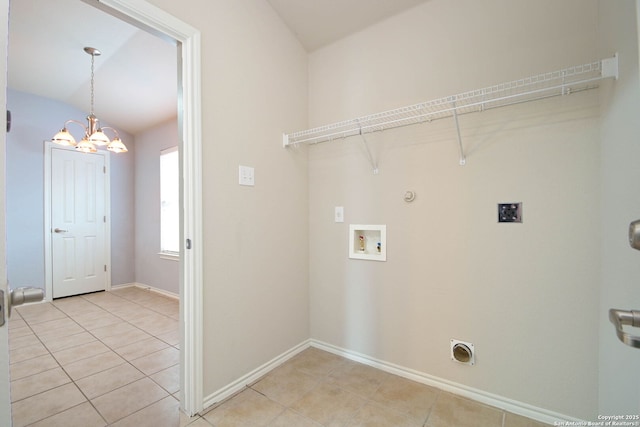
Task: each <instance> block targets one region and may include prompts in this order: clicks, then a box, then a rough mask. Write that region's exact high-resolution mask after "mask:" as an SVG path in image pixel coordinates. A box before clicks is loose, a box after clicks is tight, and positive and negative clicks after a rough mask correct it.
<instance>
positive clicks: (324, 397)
mask: <svg viewBox="0 0 640 427" xmlns="http://www.w3.org/2000/svg"><path fill="white" fill-rule="evenodd" d="M189 426H190V427H192V426H193V427H210V426H214V427H226V426H229V427H231V426H268V427H290V426H295V427H322V426H325V427H338V426H349V427H355V426H368V427H373V426H379V427H414V426H415V427H422V426H425V427H543V426H546V424H542V423H538V422H536V421H533V420H530V419H527V418H523V417H520V416H517V415H514V414H511V413H507V412H504V411H502V410H499V409H496V408H492V407H490V406H486V405H482V404H479V403H476V402H473V401H471V400H468V399H464V398H461V397H458V396H455V395H453V394H450V393H446V392H443V391H440V390H438V389H435V388H433V387H429V386H426V385H423V384H419V383H416V382H414V381H410V380H407V379H404V378H401V377H398V376H396V375H392V374H388V373H386V372H383V371H380V370H378V369H375V368H371V367H369V366H366V365H362V364H360V363H356V362H353V361H350V360H348V359H345V358H342V357H340V356H336V355H334V354H332V353H327V352H325V351H322V350H319V349H316V348H313V347H312V348H309V349H307V350H305V351H303V352H301V353H300V354H298V355H297V356H295V357H293V358H292V359H290V360H289V361H288V362H286V363H285V364H283V365H282V366H280V367H278V368H276V369H275V370H273V371H271V372H270V373H269V374H267V375H266V376H265V377H263V378H262V379H260V380H259V381H257V382H255V383H254V384H252V385H250V386H249V387H247V388H245V389H244V390H243V391H241V392H240V393H238V394H237V395H236V396H234V397H233V398H231V399H229V400H227V401H225V402H223V403H221V404H220V405H217V406H216V407H214V408H213V409H210V410H209V411H208V412H205V413H204V415H203V416H202V419H201V420H198V421H197V423H195V422H194V423H193V424H189Z"/></svg>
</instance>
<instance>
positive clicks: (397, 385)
mask: <svg viewBox="0 0 640 427" xmlns="http://www.w3.org/2000/svg"><path fill="white" fill-rule="evenodd" d="M438 394H439V391H438V390H436V389H435V388H433V387H429V386H426V385H424V384H420V383H417V382H415V381H410V380H407V379H405V378H401V377H398V376H395V375H391V376H390V377H389V378H388V379H386V380H385V381H384V382H383V383H382V385H381V386H380V387H379V388H378V390H377V391H376V392H375V394H374V395H373V396H372V398H371V400H373V401H374V402H376V403H378V404H380V405H382V406H386V407H388V408H390V409H393V410H396V411H398V412H401V413H405V414H407V415H408V416H410V417H412V418H413V419H415V420H418V421H422V422H424V421H425V420H426V419H427V415H429V411H430V410H431V407H432V406H433V405H434V402H435V401H436V398H437V397H438Z"/></svg>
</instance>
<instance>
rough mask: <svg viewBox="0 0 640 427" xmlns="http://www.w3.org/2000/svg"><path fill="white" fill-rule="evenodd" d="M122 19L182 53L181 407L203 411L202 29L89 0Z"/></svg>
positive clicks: (141, 6)
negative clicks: (160, 37)
mask: <svg viewBox="0 0 640 427" xmlns="http://www.w3.org/2000/svg"><path fill="white" fill-rule="evenodd" d="M86 3H88V4H90V5H92V6H95V7H97V8H99V9H102V10H103V11H105V12H107V13H109V14H112V15H114V16H117V17H118V18H120V19H123V20H126V21H127V22H129V23H133V24H134V25H137V26H139V27H142V28H144V29H145V30H148V31H151V32H153V33H154V34H158V35H161V36H163V37H165V38H169V39H171V40H173V42H174V43H175V45H176V46H177V48H178V52H179V55H178V57H179V68H180V71H179V75H180V82H179V83H180V97H181V101H180V102H179V104H180V106H181V111H180V114H179V126H178V128H179V133H180V135H181V139H182V146H181V158H182V162H181V173H182V183H181V184H182V185H181V188H182V194H183V203H182V212H183V215H182V218H181V240H182V242H183V243H184V244H183V246H182V248H181V262H180V287H179V293H180V297H181V298H180V332H181V333H180V335H181V339H180V350H181V353H182V354H181V372H180V374H181V375H180V377H181V380H180V382H181V387H180V390H181V391H180V402H181V407H182V409H183V411H184V412H185V413H187V414H188V415H192V414H195V413H196V412H198V411H199V410H200V409H202V375H201V373H202V308H201V304H200V301H201V300H202V298H201V294H202V273H201V271H202V244H201V235H202V231H201V230H202V225H201V183H200V180H201V178H200V176H201V173H200V160H199V159H200V155H199V153H200V145H201V140H200V134H201V132H200V127H201V122H200V101H199V99H200V97H199V93H198V91H197V90H196V88H199V86H200V85H199V80H200V74H199V73H200V71H199V51H200V48H199V33H198V31H197V30H195V29H193V28H192V27H190V26H188V25H186V24H184V23H182V22H180V21H178V20H176V19H175V18H173V17H171V16H168V15H167V14H166V13H165V12H164V11H162V10H160V9H158V8H156V7H154V6H152V5H150V4H148V3H145V2H140V1H122V0H119V1H100V2H98V1H86Z"/></svg>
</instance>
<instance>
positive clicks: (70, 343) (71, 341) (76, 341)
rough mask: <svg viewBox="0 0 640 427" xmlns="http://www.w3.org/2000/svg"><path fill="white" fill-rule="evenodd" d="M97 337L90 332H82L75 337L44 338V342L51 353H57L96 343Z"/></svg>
mask: <svg viewBox="0 0 640 427" xmlns="http://www.w3.org/2000/svg"><path fill="white" fill-rule="evenodd" d="M95 340H96V337H94V336H93V335H91V334H90V333H89V332H81V333H79V334H75V335H69V336H67V337H62V338H44V339H43V340H42V342H43V343H44V345H45V346H46V347H47V348H48V349H49V351H51V352H57V351H60V350H64V349H66V348H71V347H75V346H78V345H81V344H86V343H89V342H91V341H95Z"/></svg>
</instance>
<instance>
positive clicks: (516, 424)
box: [504, 412, 550, 427]
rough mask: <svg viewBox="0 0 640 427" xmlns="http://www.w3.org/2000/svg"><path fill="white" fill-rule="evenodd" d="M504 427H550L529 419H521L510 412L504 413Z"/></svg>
mask: <svg viewBox="0 0 640 427" xmlns="http://www.w3.org/2000/svg"><path fill="white" fill-rule="evenodd" d="M504 427H550V426H549V424H544V423H541V422H538V421H534V420H532V419H530V418H525V417H521V416H520V415H515V414H512V413H510V412H507V413H505V418H504Z"/></svg>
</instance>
